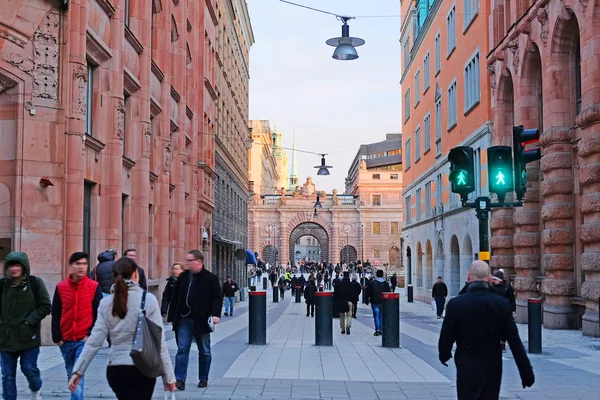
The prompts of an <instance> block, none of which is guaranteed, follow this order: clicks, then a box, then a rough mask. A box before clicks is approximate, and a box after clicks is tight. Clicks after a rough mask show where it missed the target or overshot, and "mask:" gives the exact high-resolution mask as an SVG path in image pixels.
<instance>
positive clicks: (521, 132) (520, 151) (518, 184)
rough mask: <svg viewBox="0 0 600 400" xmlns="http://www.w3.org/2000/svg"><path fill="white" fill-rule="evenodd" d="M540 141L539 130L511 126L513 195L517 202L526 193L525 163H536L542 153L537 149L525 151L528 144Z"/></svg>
mask: <svg viewBox="0 0 600 400" xmlns="http://www.w3.org/2000/svg"><path fill="white" fill-rule="evenodd" d="M539 139H540V131H539V129H525V127H523V125H518V126H513V158H514V161H515V193H516V194H517V200H523V197H524V196H525V192H526V191H527V173H526V170H525V166H526V165H527V163H530V162H533V161H537V160H539V159H540V158H541V157H542V151H541V150H540V148H539V147H538V148H537V149H531V150H525V146H527V145H528V144H533V143H537V142H538V140H539Z"/></svg>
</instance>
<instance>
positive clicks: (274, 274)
mask: <svg viewBox="0 0 600 400" xmlns="http://www.w3.org/2000/svg"><path fill="white" fill-rule="evenodd" d="M269 281H271V287H275V284H276V283H277V272H276V271H275V268H274V267H273V268H271V273H270V274H269Z"/></svg>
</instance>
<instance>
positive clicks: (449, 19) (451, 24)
mask: <svg viewBox="0 0 600 400" xmlns="http://www.w3.org/2000/svg"><path fill="white" fill-rule="evenodd" d="M446 31H447V32H448V37H447V38H446V60H447V59H449V58H450V56H451V55H452V54H453V53H454V50H456V2H454V3H453V4H452V6H451V7H450V10H449V11H448V14H447V16H446Z"/></svg>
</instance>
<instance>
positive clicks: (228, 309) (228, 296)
mask: <svg viewBox="0 0 600 400" xmlns="http://www.w3.org/2000/svg"><path fill="white" fill-rule="evenodd" d="M238 290H239V287H238V284H237V283H235V282H233V281H232V280H231V276H228V277H227V280H226V281H225V282H224V283H223V297H225V316H226V317H233V304H234V303H235V292H237V291H238Z"/></svg>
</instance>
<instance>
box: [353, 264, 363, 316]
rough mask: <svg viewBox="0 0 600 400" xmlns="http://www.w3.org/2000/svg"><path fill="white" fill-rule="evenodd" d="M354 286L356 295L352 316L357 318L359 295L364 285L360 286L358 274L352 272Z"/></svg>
mask: <svg viewBox="0 0 600 400" xmlns="http://www.w3.org/2000/svg"><path fill="white" fill-rule="evenodd" d="M352 287H353V288H354V294H355V295H356V297H355V298H354V301H353V302H352V318H356V309H357V308H358V296H360V294H361V292H362V287H361V286H360V283H358V277H357V276H356V274H352Z"/></svg>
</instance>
